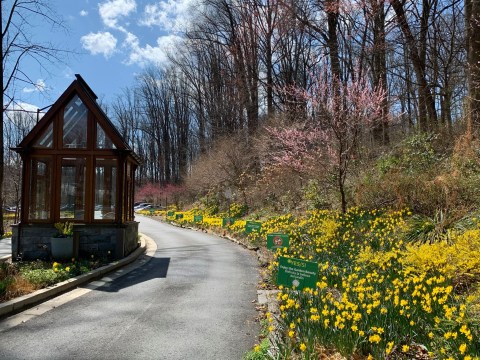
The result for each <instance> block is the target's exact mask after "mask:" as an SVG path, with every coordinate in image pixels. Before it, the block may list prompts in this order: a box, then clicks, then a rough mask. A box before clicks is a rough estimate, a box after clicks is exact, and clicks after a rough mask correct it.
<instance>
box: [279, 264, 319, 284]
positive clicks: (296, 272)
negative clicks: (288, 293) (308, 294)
mask: <svg viewBox="0 0 480 360" xmlns="http://www.w3.org/2000/svg"><path fill="white" fill-rule="evenodd" d="M317 278H318V264H317V263H314V262H311V261H305V260H300V259H293V258H286V257H282V256H280V257H279V258H278V277H277V284H278V285H283V286H286V287H289V288H292V287H295V288H296V289H298V290H301V289H304V288H307V287H308V288H311V289H314V288H315V287H316V286H317Z"/></svg>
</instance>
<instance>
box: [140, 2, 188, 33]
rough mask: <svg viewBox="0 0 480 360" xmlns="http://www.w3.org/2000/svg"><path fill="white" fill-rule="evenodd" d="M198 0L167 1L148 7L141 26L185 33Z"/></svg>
mask: <svg viewBox="0 0 480 360" xmlns="http://www.w3.org/2000/svg"><path fill="white" fill-rule="evenodd" d="M195 3H198V1H197V0H166V1H158V3H156V4H149V5H146V6H145V8H144V11H143V18H142V19H141V20H140V21H139V24H140V25H144V26H148V27H151V26H158V27H160V28H161V29H163V30H166V31H184V30H185V29H186V28H187V26H188V24H189V22H190V18H191V16H192V11H193V9H194V7H193V5H194V4H195Z"/></svg>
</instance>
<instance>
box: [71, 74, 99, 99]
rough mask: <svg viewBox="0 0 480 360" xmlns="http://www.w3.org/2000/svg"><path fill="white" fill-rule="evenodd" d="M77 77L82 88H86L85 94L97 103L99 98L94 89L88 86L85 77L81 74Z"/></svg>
mask: <svg viewBox="0 0 480 360" xmlns="http://www.w3.org/2000/svg"><path fill="white" fill-rule="evenodd" d="M75 77H76V78H77V80H78V82H79V83H80V86H81V87H83V88H84V90H85V92H86V93H87V94H88V95H90V97H91V98H92V99H93V100H94V101H97V99H98V96H97V94H95V93H94V92H93V90H92V88H91V87H90V86H89V85H88V84H87V82H86V81H85V80H83V77H82V76H81V75H80V74H75Z"/></svg>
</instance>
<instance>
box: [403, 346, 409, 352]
mask: <svg viewBox="0 0 480 360" xmlns="http://www.w3.org/2000/svg"><path fill="white" fill-rule="evenodd" d="M408 350H410V346H408V345H403V346H402V352H404V353H406V352H407V351H408Z"/></svg>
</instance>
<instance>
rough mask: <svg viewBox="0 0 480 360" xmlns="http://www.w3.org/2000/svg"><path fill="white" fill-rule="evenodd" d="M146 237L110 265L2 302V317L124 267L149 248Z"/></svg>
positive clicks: (142, 237)
mask: <svg viewBox="0 0 480 360" xmlns="http://www.w3.org/2000/svg"><path fill="white" fill-rule="evenodd" d="M146 239H148V240H150V239H149V238H148V237H146V236H144V235H141V243H140V246H139V247H138V248H137V249H136V250H135V251H134V252H132V253H131V254H130V255H128V256H127V257H126V258H124V259H121V260H118V261H114V262H111V263H110V264H108V265H105V266H102V267H100V268H98V269H95V270H93V271H90V272H88V273H86V274H83V275H80V276H77V277H74V278H71V279H68V280H65V281H63V282H61V283H58V284H55V285H52V286H49V287H47V288H45V289H40V290H37V291H35V292H34V293H31V294H27V295H24V296H21V297H19V298H16V299H12V300H10V301H7V302H4V303H2V304H0V318H2V317H5V315H8V314H11V313H14V312H18V311H20V310H21V309H25V308H27V307H29V306H33V305H35V304H38V303H40V302H42V301H44V300H47V299H49V298H52V297H55V296H57V295H60V294H62V293H64V292H66V291H68V290H71V289H73V288H75V287H78V286H79V285H83V284H85V283H87V282H89V281H91V280H93V279H97V278H100V277H102V276H103V275H105V274H107V273H110V272H112V271H114V270H117V269H118V268H120V267H123V266H126V265H128V264H130V263H132V262H133V261H135V260H136V259H137V258H138V257H139V256H140V255H142V254H144V253H145V251H146V249H147V243H146V241H147V240H146Z"/></svg>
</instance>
